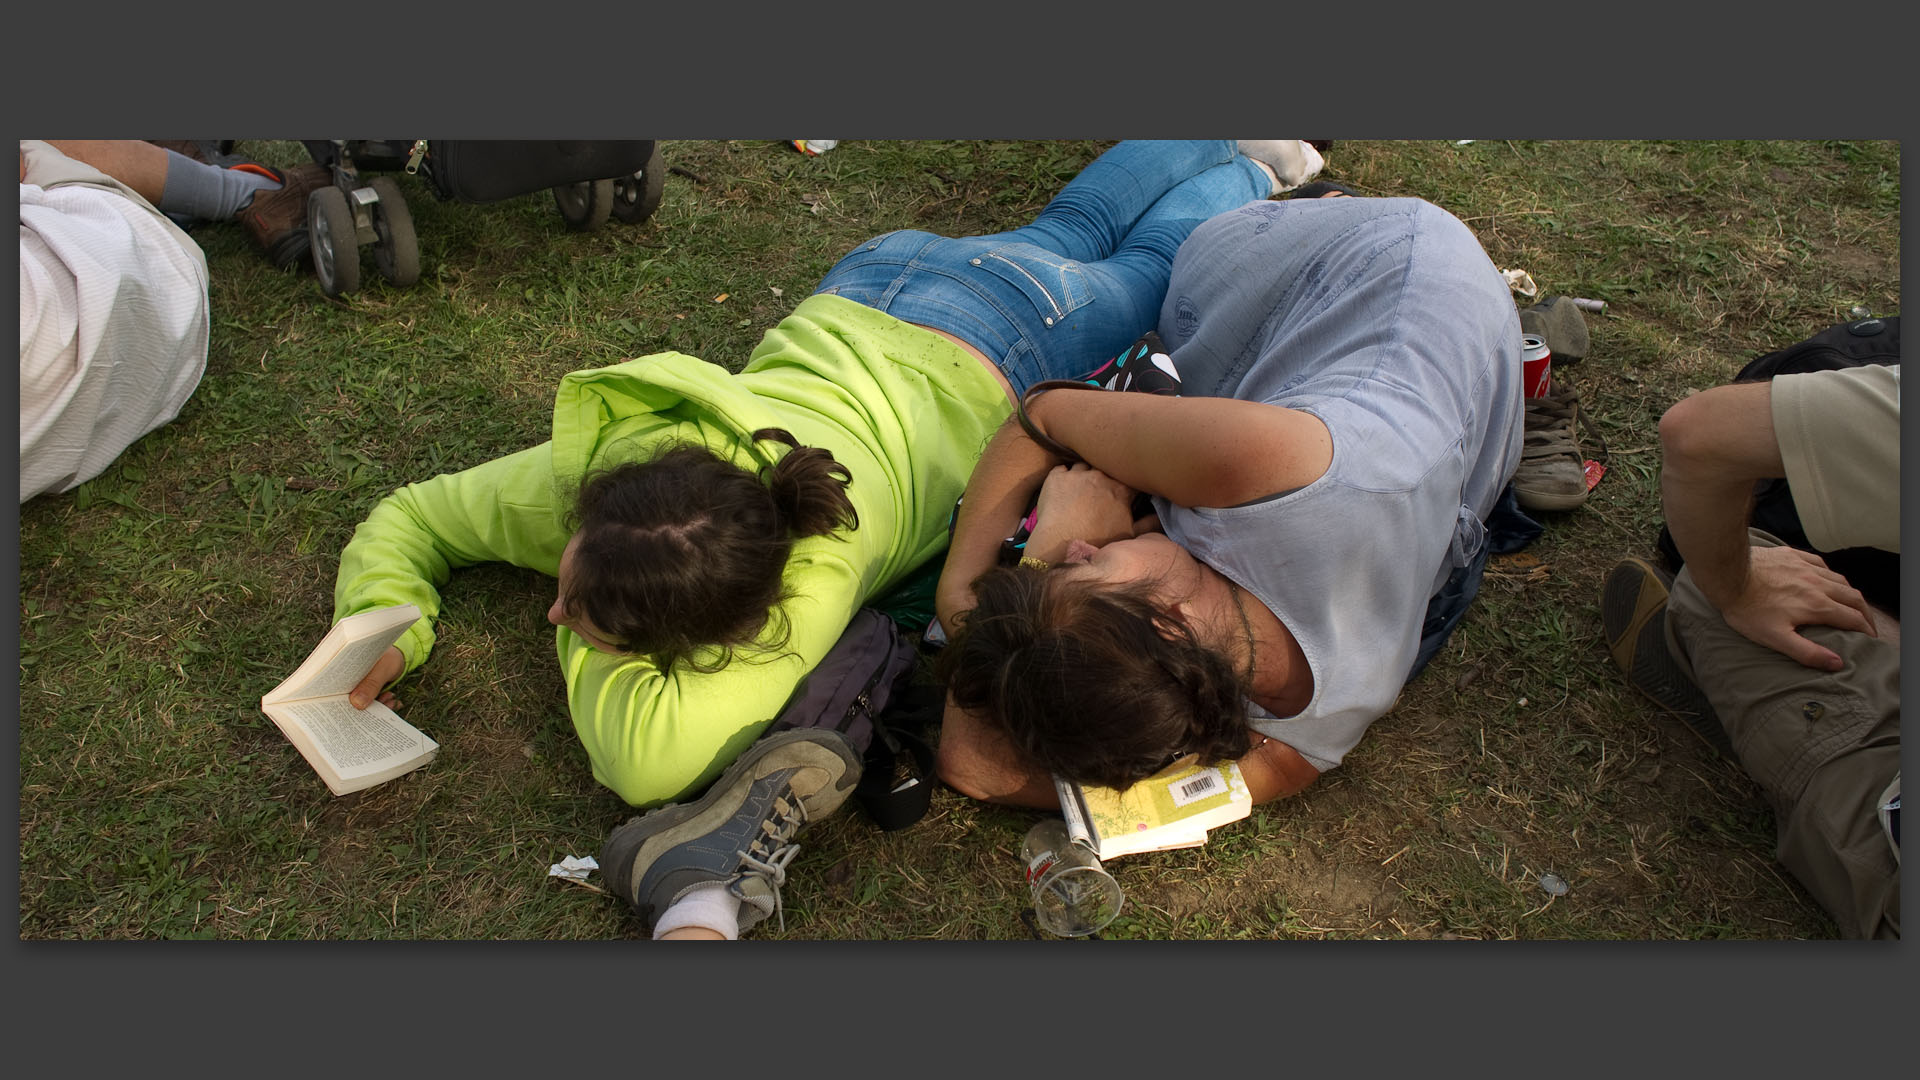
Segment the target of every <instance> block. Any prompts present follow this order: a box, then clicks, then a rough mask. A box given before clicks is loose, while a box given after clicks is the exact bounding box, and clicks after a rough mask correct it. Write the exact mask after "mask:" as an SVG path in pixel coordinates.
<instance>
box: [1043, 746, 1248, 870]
mask: <svg viewBox="0 0 1920 1080" xmlns="http://www.w3.org/2000/svg"><path fill="white" fill-rule="evenodd" d="M1053 785H1054V788H1055V790H1057V791H1058V792H1059V794H1060V811H1061V814H1062V816H1064V817H1065V818H1066V820H1067V832H1068V834H1069V835H1071V836H1072V837H1073V838H1074V839H1075V840H1076V841H1078V842H1080V843H1082V844H1085V845H1087V846H1088V847H1089V848H1092V849H1093V852H1094V854H1096V855H1098V856H1100V858H1101V859H1113V858H1118V857H1119V856H1122V855H1133V854H1137V853H1139V852H1142V851H1165V850H1168V849H1170V848H1183V847H1199V846H1200V845H1201V844H1204V843H1206V842H1207V831H1208V830H1209V829H1213V828H1215V827H1217V826H1220V825H1225V824H1227V823H1228V822H1230V821H1238V820H1240V819H1241V818H1243V817H1246V816H1247V815H1248V814H1251V813H1252V812H1253V794H1252V793H1251V792H1250V791H1248V790H1247V781H1246V779H1245V778H1244V777H1242V776H1241V775H1240V765H1239V763H1238V762H1233V761H1225V762H1221V763H1220V764H1218V765H1214V766H1211V767H1209V768H1202V767H1200V766H1199V765H1198V764H1196V763H1195V761H1194V759H1193V758H1191V757H1187V758H1182V759H1181V760H1179V761H1176V762H1174V763H1173V764H1172V765H1169V766H1168V767H1167V768H1166V769H1164V770H1162V771H1161V772H1159V773H1157V774H1155V775H1153V776H1150V777H1148V778H1147V779H1145V780H1142V781H1140V782H1139V783H1137V784H1135V785H1133V786H1132V787H1130V788H1127V789H1126V790H1125V791H1117V790H1115V789H1113V788H1107V787H1095V786H1092V785H1082V784H1076V783H1074V782H1073V781H1071V780H1062V779H1060V778H1059V777H1054V780H1053Z"/></svg>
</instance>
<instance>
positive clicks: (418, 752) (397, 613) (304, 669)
mask: <svg viewBox="0 0 1920 1080" xmlns="http://www.w3.org/2000/svg"><path fill="white" fill-rule="evenodd" d="M419 618H420V609H419V608H417V607H415V606H413V605H412V604H401V605H398V606H397V607H389V608H380V609H378V610H376V611H363V612H361V613H360V614H358V615H349V616H347V617H346V618H344V619H341V620H340V621H339V622H337V623H335V624H334V625H333V629H332V630H329V631H328V632H327V636H326V637H324V638H322V639H321V640H320V644H319V645H317V646H315V647H314V650H313V652H312V653H311V654H309V655H308V656H307V659H306V662H305V663H303V664H301V665H300V667H299V668H298V669H297V670H295V671H294V673H293V674H292V675H289V676H287V679H286V681H285V682H283V683H281V684H280V685H279V686H276V687H274V688H273V690H272V691H271V692H269V693H268V694H267V695H266V696H265V697H263V698H261V699H260V710H261V711H262V712H264V713H266V714H267V717H268V718H269V719H271V720H272V721H273V722H274V723H275V724H276V725H278V726H279V728H280V733H281V734H283V735H285V736H286V737H287V739H288V741H290V742H292V743H293V745H294V747H295V749H297V750H299V751H300V753H301V754H302V755H304V756H305V757H306V759H307V763H308V764H309V765H312V766H313V771H314V772H317V773H319V774H320V779H322V780H324V781H326V783H327V788H328V790H330V791H332V792H333V793H334V794H335V795H345V794H347V793H349V792H353V791H359V790H360V789H362V788H370V787H372V786H374V785H375V784H379V783H384V782H385V781H388V780H391V779H393V778H394V777H396V776H399V775H400V774H402V773H407V772H412V771H413V770H414V769H417V768H419V767H420V766H422V765H425V764H426V763H427V762H429V761H432V760H433V756H434V755H435V754H436V753H438V752H439V751H440V744H439V743H437V742H434V741H433V740H432V739H429V738H427V737H426V736H425V735H422V734H421V733H420V732H419V730H418V729H416V728H415V727H414V726H413V725H412V724H409V723H407V722H406V721H405V720H402V719H400V716H399V714H397V713H395V712H394V711H393V710H392V709H389V708H387V707H386V706H385V705H382V704H380V703H379V702H378V701H375V702H372V703H370V704H369V705H368V706H367V707H366V708H364V709H356V708H354V707H353V705H352V703H350V702H348V701H347V692H348V691H350V690H352V689H353V688H354V687H355V686H357V685H359V683H360V680H361V679H364V678H366V676H367V672H369V671H372V670H373V665H374V663H375V662H376V661H378V660H379V659H380V656H381V654H382V653H385V652H386V651H387V647H388V646H390V645H392V644H393V643H394V642H395V641H398V640H399V639H400V635H401V634H403V633H405V632H406V629H407V627H409V626H412V625H413V624H414V622H415V621H417V620H418V619H419Z"/></svg>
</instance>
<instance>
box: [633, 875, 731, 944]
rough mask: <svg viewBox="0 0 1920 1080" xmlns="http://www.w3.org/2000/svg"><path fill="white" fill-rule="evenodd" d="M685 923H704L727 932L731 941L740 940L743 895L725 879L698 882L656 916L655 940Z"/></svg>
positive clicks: (689, 924) (654, 925) (718, 930)
mask: <svg viewBox="0 0 1920 1080" xmlns="http://www.w3.org/2000/svg"><path fill="white" fill-rule="evenodd" d="M684 926H700V927H705V928H706V929H708V930H711V931H713V932H714V933H716V934H720V935H722V936H724V937H725V938H726V939H727V940H728V941H738V940H740V898H739V897H737V896H735V895H733V893H731V892H729V891H728V890H727V883H726V882H724V881H709V882H707V883H706V884H705V885H695V886H694V887H693V888H691V889H688V890H687V891H686V892H685V893H684V894H682V895H681V897H680V899H678V900H675V901H674V902H673V903H672V904H670V905H668V907H667V911H666V914H664V915H662V916H660V917H659V918H658V919H656V920H654V923H653V939H654V940H655V941H658V940H660V939H661V938H663V937H665V936H666V935H667V932H668V931H670V930H678V929H680V928H681V927H684Z"/></svg>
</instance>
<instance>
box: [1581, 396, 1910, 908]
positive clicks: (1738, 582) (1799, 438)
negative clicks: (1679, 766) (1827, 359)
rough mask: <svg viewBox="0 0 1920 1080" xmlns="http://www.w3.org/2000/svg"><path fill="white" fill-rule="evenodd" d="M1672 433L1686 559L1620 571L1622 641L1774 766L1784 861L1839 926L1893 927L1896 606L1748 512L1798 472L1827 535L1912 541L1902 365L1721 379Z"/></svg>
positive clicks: (1667, 700) (1670, 490) (1658, 684)
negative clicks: (1904, 496) (1903, 535)
mask: <svg viewBox="0 0 1920 1080" xmlns="http://www.w3.org/2000/svg"><path fill="white" fill-rule="evenodd" d="M1660 443H1661V450H1662V453H1663V464H1662V469H1661V476H1660V495H1661V507H1662V510H1663V512H1664V513H1665V515H1666V518H1667V527H1668V529H1669V531H1670V532H1671V533H1672V535H1673V540H1674V544H1675V546H1676V547H1677V548H1678V549H1679V551H1680V554H1681V557H1682V559H1683V560H1684V562H1685V565H1684V567H1683V568H1682V570H1681V571H1680V573H1679V575H1678V577H1677V578H1675V577H1673V576H1672V575H1668V574H1667V573H1666V572H1665V571H1664V570H1662V569H1659V568H1657V567H1656V566H1654V565H1653V564H1651V563H1648V562H1647V561H1645V560H1642V559H1628V560H1626V561H1624V562H1622V563H1621V564H1620V565H1619V566H1616V567H1615V568H1614V570H1613V572H1612V573H1611V574H1610V575H1609V576H1608V578H1607V582H1606V586H1605V589H1604V591H1603V593H1602V597H1601V615H1602V621H1603V622H1604V623H1605V625H1606V632H1607V639H1608V643H1609V645H1610V647H1611V649H1612V651H1613V656H1614V660H1615V662H1616V663H1618V664H1619V665H1620V667H1621V669H1622V670H1623V671H1624V672H1625V673H1626V675H1627V677H1628V679H1629V681H1631V682H1632V683H1633V684H1634V685H1635V687H1637V688H1639V689H1640V690H1642V691H1643V692H1645V693H1646V694H1647V695H1648V696H1649V697H1651V698H1653V700H1654V701H1655V702H1656V703H1658V704H1660V705H1661V706H1662V707H1664V708H1666V709H1667V710H1668V711H1670V712H1672V713H1674V714H1675V715H1677V716H1679V717H1680V718H1681V719H1683V720H1685V721H1687V722H1688V724H1689V726H1691V727H1693V728H1694V730H1695V731H1696V732H1697V733H1699V734H1701V735H1702V737H1704V738H1706V739H1707V740H1708V741H1709V742H1711V743H1713V744H1714V745H1716V746H1718V747H1719V748H1721V749H1722V750H1724V751H1727V752H1730V753H1731V754H1732V755H1733V757H1734V758H1735V759H1736V760H1737V761H1738V762H1739V763H1740V765H1741V766H1742V767H1743V768H1744V769H1745V770H1746V771H1747V772H1748V773H1749V774H1750V775H1751V776H1752V777H1753V778H1754V779H1755V780H1756V781H1757V782H1758V783H1759V785H1760V787H1761V789H1762V790H1763V791H1764V792H1765V794H1766V796H1767V799H1768V801H1769V803H1771V804H1772V806H1773V809H1774V813H1775V818H1776V827H1777V830H1778V840H1779V847H1778V855H1779V859H1780V862H1781V863H1782V864H1783V865H1785V866H1786V867H1787V869H1788V870H1790V871H1792V873H1793V874H1794V876H1795V877H1796V878H1798V879H1799V881H1800V883H1801V884H1802V885H1803V886H1804V887H1805V888H1806V889H1807V891H1808V892H1809V893H1810V894H1812V896H1813V897H1814V899H1815V900H1817V901H1818V902H1819V903H1820V904H1821V906H1822V907H1824V908H1825V909H1826V910H1827V912H1828V913H1829V914H1830V915H1832V917H1833V919H1834V921H1835V922H1836V923H1837V924H1838V926H1839V929H1840V932H1841V933H1842V934H1844V935H1845V936H1847V937H1855V938H1898V937H1899V936H1900V846H1899V803H1900V644H1899V642H1900V625H1899V621H1898V620H1897V619H1896V618H1894V617H1893V616H1892V615H1890V614H1888V613H1887V612H1885V611H1882V610H1880V609H1878V608H1876V607H1874V606H1872V605H1871V604H1869V603H1868V602H1867V601H1866V600H1865V598H1863V597H1862V596H1861V594H1860V592H1859V591H1858V590H1857V589H1855V588H1854V587H1853V586H1851V585H1850V584H1848V582H1847V580H1846V579H1845V578H1843V577H1842V576H1840V575H1839V574H1838V573H1835V572H1834V571H1833V570H1831V569H1829V568H1828V567H1827V565H1826V563H1825V561H1824V560H1822V559H1821V558H1820V557H1819V556H1818V555H1815V554H1813V553H1812V552H1809V551H1802V550H1799V549H1796V548H1793V547H1789V546H1786V545H1785V544H1783V543H1782V542H1781V541H1780V540H1779V539H1778V538H1776V537H1774V536H1772V535H1770V534H1768V533H1765V532H1762V531H1760V530H1758V529H1749V528H1748V526H1747V520H1748V514H1749V512H1750V509H1751V503H1752V494H1753V489H1754V483H1755V482H1756V481H1758V480H1764V479H1773V478H1778V477H1785V478H1786V481H1787V485H1788V488H1789V490H1790V491H1791V492H1792V495H1793V499H1794V504H1795V506H1796V507H1797V508H1798V511H1799V514H1800V520H1801V524H1802V526H1803V527H1804V529H1805V531H1806V534H1807V538H1808V541H1809V543H1810V544H1811V545H1812V546H1814V547H1816V548H1819V549H1820V550H1823V551H1835V550H1839V549H1842V548H1851V547H1869V546H1870V547H1876V548H1880V549H1882V550H1885V551H1890V552H1894V553H1896V554H1897V553H1898V552H1899V550H1900V368H1899V366H1898V365H1891V366H1879V365H1869V366H1862V367H1855V368H1845V369H1841V370H1834V371H1816V372H1808V373H1803V374H1791V375H1780V376H1777V377H1775V378H1774V379H1773V380H1772V381H1771V382H1755V383H1735V384H1732V385H1729V386H1721V387H1716V388H1714V389H1712V390H1708V391H1705V392H1703V393H1699V394H1695V395H1693V396H1691V397H1688V398H1686V399H1684V400H1682V401H1681V402H1679V403H1678V404H1676V405H1674V406H1673V407H1672V408H1670V409H1669V410H1667V413H1666V415H1664V416H1663V417H1661V420H1660ZM1669 587H1670V588H1671V596H1669Z"/></svg>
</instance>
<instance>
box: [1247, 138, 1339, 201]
mask: <svg viewBox="0 0 1920 1080" xmlns="http://www.w3.org/2000/svg"><path fill="white" fill-rule="evenodd" d="M1238 146H1239V150H1240V153H1241V154H1242V155H1244V156H1246V157H1250V158H1252V159H1253V160H1255V161H1257V162H1259V163H1260V164H1262V165H1265V166H1266V167H1267V168H1268V169H1270V170H1271V171H1272V172H1273V176H1274V186H1273V193H1274V194H1275V195H1278V194H1280V193H1281V192H1283V191H1292V190H1293V189H1294V188H1297V187H1299V186H1300V185H1301V184H1304V183H1306V182H1307V181H1309V180H1311V179H1313V178H1314V177H1315V176H1317V175H1319V172H1320V170H1321V169H1324V168H1326V166H1327V162H1326V159H1325V158H1323V157H1321V156H1320V151H1318V150H1315V149H1314V148H1313V146H1312V145H1311V144H1309V143H1307V142H1306V141H1305V140H1302V139H1241V140H1240V141H1239V143H1238Z"/></svg>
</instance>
